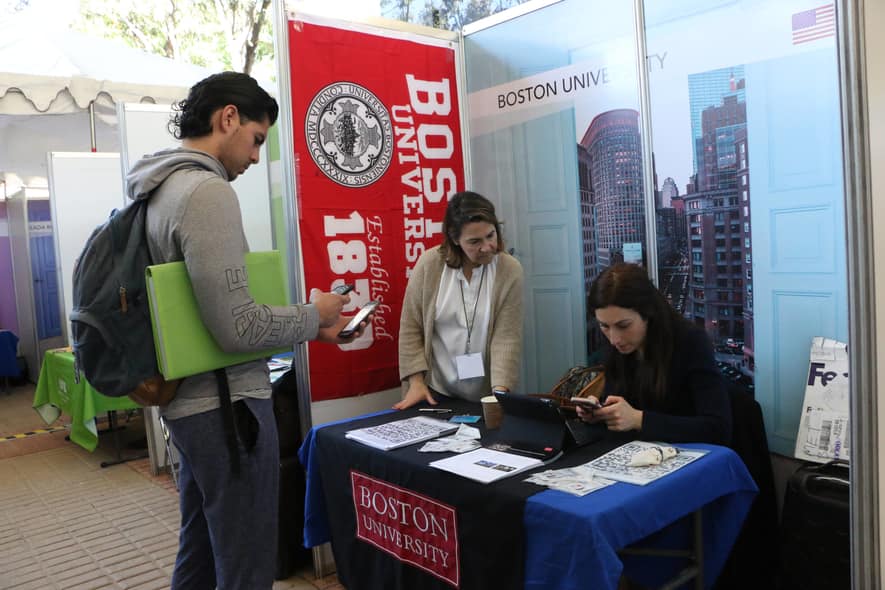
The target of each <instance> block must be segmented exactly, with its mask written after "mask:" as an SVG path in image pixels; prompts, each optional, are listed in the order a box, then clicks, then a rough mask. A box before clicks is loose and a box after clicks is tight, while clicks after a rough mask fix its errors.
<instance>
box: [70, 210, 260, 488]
mask: <svg viewBox="0 0 885 590" xmlns="http://www.w3.org/2000/svg"><path fill="white" fill-rule="evenodd" d="M151 264H152V261H151V254H150V250H149V248H148V242H147V199H139V200H137V201H134V202H133V203H130V204H129V205H127V206H126V207H124V208H123V209H120V210H116V209H115V210H114V211H112V212H111V216H110V218H109V219H108V220H107V221H106V222H104V223H103V224H102V225H100V226H98V227H97V228H96V229H95V231H94V232H92V235H91V236H89V239H88V240H86V246H85V247H84V248H83V252H82V253H81V254H80V257H79V258H78V259H77V262H76V264H74V285H73V287H74V288H73V291H74V295H73V302H72V303H73V305H72V310H71V342H72V343H73V348H74V374H75V376H76V377H77V379H79V376H80V373H81V372H82V373H83V375H85V377H86V380H87V381H88V382H89V384H90V385H91V386H92V387H93V388H94V389H95V390H97V391H98V392H99V393H101V394H103V395H107V396H111V397H123V396H125V395H128V396H130V397H131V398H132V399H134V400H135V401H137V402H138V403H140V404H142V405H166V404H167V403H169V402H170V401H171V400H172V398H173V397H174V396H175V391H176V389H177V387H178V383H179V381H178V380H175V381H166V380H165V379H163V376H162V375H161V374H160V370H159V368H158V366H157V353H156V349H155V348H154V334H153V330H152V328H151V312H150V304H149V302H148V297H147V287H146V282H145V268H146V267H148V266H150V265H151ZM215 378H216V380H217V381H218V394H219V399H220V401H221V410H222V416H223V420H224V430H225V438H226V443H227V447H228V452H229V454H230V461H231V466H232V469H233V471H234V473H239V470H240V460H239V453H238V451H237V438H238V437H239V438H240V439H241V440H243V442H244V445H245V446H246V448H247V449H251V448H252V446H253V445H254V444H255V433H256V432H257V431H256V430H255V428H256V424H255V418H254V417H253V416H252V414H251V413H250V412H249V411H248V410H247V409H246V408H245V406H244V405H243V404H242V403H240V404H237V406H236V407H234V406H232V404H231V399H230V388H229V384H228V380H227V373H226V371H225V370H224V369H216V370H215Z"/></svg>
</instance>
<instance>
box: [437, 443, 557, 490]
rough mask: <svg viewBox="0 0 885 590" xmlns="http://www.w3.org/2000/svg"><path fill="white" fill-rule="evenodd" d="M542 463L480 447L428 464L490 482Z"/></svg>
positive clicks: (482, 481)
mask: <svg viewBox="0 0 885 590" xmlns="http://www.w3.org/2000/svg"><path fill="white" fill-rule="evenodd" d="M543 464H544V462H543V461H542V460H541V459H535V458H531V457H524V456H522V455H514V454H513V453H504V452H502V451H494V450H492V449H486V448H481V449H476V450H475V451H470V452H469V453H463V454H461V455H455V456H454V457H449V458H447V459H440V460H439V461H433V462H431V463H430V466H431V467H436V468H437V469H442V470H443V471H449V472H451V473H454V474H455V475H460V476H461V477H466V478H468V479H472V480H474V481H478V482H480V483H491V482H493V481H498V480H499V479H504V478H505V477H511V476H513V475H516V474H517V473H522V472H523V471H526V470H527V469H532V468H533V467H537V466H538V465H543Z"/></svg>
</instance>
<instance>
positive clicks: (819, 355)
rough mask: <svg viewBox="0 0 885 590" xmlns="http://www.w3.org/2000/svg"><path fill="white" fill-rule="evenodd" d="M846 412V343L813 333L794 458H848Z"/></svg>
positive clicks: (847, 415)
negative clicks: (815, 335)
mask: <svg viewBox="0 0 885 590" xmlns="http://www.w3.org/2000/svg"><path fill="white" fill-rule="evenodd" d="M849 412H850V410H849V379H848V346H847V345H846V344H845V343H844V342H838V341H836V340H832V339H830V338H822V337H820V336H817V337H815V338H813V339H812V341H811V352H810V355H809V364H808V379H807V380H806V381H805V399H804V403H803V404H802V415H801V416H800V418H799V433H798V435H797V436H796V450H795V453H794V454H795V456H796V458H798V459H804V460H806V461H816V462H818V463H826V462H827V461H830V460H831V459H844V460H848V459H849V457H850V444H849V443H850V440H849V436H848V435H849V421H848V417H849Z"/></svg>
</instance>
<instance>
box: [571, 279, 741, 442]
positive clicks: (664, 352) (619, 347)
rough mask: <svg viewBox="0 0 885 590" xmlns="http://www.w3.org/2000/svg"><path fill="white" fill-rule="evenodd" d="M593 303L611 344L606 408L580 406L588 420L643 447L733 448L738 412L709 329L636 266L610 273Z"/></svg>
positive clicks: (593, 289)
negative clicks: (681, 311)
mask: <svg viewBox="0 0 885 590" xmlns="http://www.w3.org/2000/svg"><path fill="white" fill-rule="evenodd" d="M587 300H588V303H587V307H588V312H589V313H590V314H593V315H594V316H595V318H596V321H597V323H598V324H599V328H600V329H601V330H602V333H603V334H604V335H605V337H606V338H607V339H608V343H609V345H608V347H607V350H606V351H605V352H606V360H605V389H604V394H603V398H602V400H598V401H601V402H602V407H601V408H599V409H590V408H586V409H585V408H582V407H580V406H579V407H578V410H577V411H578V415H579V416H581V419H582V420H584V421H585V422H592V423H604V424H605V425H606V427H607V428H608V429H609V430H610V431H617V432H623V433H628V435H629V436H631V437H632V438H638V439H642V440H659V441H666V442H706V443H714V444H720V445H724V444H728V442H729V441H730V439H731V405H730V402H729V398H728V393H727V391H726V388H725V382H724V381H723V378H722V375H721V373H720V372H719V370H718V369H717V367H716V363H715V359H714V356H713V348H712V346H711V344H710V341H709V339H708V338H707V334H706V332H704V329H703V327H701V326H696V325H694V324H692V323H690V322H689V321H688V320H686V319H684V318H683V317H682V316H680V315H679V314H678V313H676V311H675V310H674V309H673V308H672V307H671V306H670V304H669V303H667V300H666V299H664V297H663V295H661V293H660V291H658V290H657V288H656V287H655V286H654V284H653V283H652V282H651V280H650V279H649V278H648V274H647V273H646V271H645V269H644V268H642V267H640V266H637V265H635V264H626V263H619V264H615V265H613V266H611V267H609V268H607V269H606V270H605V271H603V272H602V273H601V274H600V275H599V277H597V279H596V280H595V281H594V282H593V284H592V285H591V286H590V292H589V294H588V297H587Z"/></svg>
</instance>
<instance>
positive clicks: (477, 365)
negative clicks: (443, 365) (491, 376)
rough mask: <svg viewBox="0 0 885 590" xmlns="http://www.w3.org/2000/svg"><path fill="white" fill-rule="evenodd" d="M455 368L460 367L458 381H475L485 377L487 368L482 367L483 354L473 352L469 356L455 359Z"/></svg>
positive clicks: (463, 355) (465, 355)
mask: <svg viewBox="0 0 885 590" xmlns="http://www.w3.org/2000/svg"><path fill="white" fill-rule="evenodd" d="M455 366H457V367H458V379H459V380H461V381H463V380H464V379H473V378H475V377H485V374H486V372H485V368H484V367H483V366H482V353H480V352H471V353H468V354H459V355H458V356H456V357H455Z"/></svg>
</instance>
